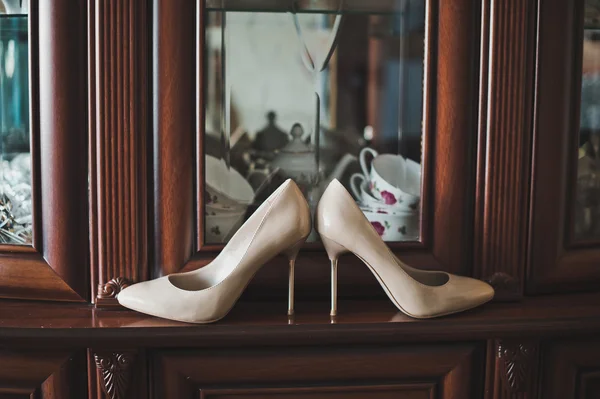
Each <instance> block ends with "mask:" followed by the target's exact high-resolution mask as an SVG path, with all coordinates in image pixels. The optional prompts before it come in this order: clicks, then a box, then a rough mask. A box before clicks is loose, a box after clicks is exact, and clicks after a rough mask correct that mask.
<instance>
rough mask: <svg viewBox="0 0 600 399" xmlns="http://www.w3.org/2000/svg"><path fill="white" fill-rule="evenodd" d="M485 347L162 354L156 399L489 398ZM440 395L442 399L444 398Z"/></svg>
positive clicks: (157, 365)
mask: <svg viewBox="0 0 600 399" xmlns="http://www.w3.org/2000/svg"><path fill="white" fill-rule="evenodd" d="M481 349H482V348H481V347H480V346H478V345H467V344H464V345H462V344H461V345H452V346H442V345H434V346H422V347H387V348H384V347H362V348H336V349H325V348H303V349H285V350H264V351H238V352H232V351H225V352H200V351H198V352H190V351H161V352H158V353H157V354H156V356H155V358H154V375H155V377H156V378H155V385H154V387H153V388H154V389H155V392H156V397H159V398H163V397H178V398H187V397H189V398H196V397H198V396H200V397H201V398H211V399H212V398H219V399H224V398H228V399H233V398H235V399H238V398H240V399H248V398H284V399H288V398H289V399H292V398H293V399H296V398H297V399H304V398H328V399H329V398H364V397H369V398H377V399H379V398H410V399H413V398H414V399H421V398H433V397H440V398H456V399H459V398H460V399H467V398H475V397H478V396H479V395H481V385H480V382H481V380H482V375H481V374H482V370H483V355H482V353H483V352H482V350H481ZM436 395H437V396H436Z"/></svg>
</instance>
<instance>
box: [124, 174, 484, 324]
mask: <svg viewBox="0 0 600 399" xmlns="http://www.w3.org/2000/svg"><path fill="white" fill-rule="evenodd" d="M315 223H316V226H315V227H316V229H317V231H318V232H319V234H320V235H321V239H322V241H323V245H324V246H325V250H326V251H327V255H328V256H329V259H330V260H331V273H332V275H331V291H332V292H331V315H332V316H335V315H336V313H337V265H338V258H339V256H340V255H341V254H343V253H346V252H351V253H353V254H354V255H356V256H357V257H358V258H360V259H361V260H362V261H363V262H364V263H365V264H366V265H367V267H368V268H369V269H370V270H371V271H372V272H373V274H374V275H375V277H376V278H377V281H379V283H380V284H381V286H382V287H383V289H384V291H385V292H386V294H387V295H388V297H389V298H390V299H391V301H392V302H393V303H394V304H395V305H396V306H397V307H398V309H400V310H401V311H402V312H403V313H405V314H406V315H408V316H411V317H414V318H431V317H437V316H443V315H448V314H451V313H457V312H461V311H464V310H467V309H471V308H474V307H476V306H479V305H481V304H483V303H485V302H488V301H489V300H491V299H492V298H493V296H494V290H493V288H492V287H491V286H489V285H488V284H486V283H484V282H482V281H479V280H475V279H472V278H468V277H461V276H456V275H452V274H449V273H445V272H432V271H422V270H418V269H414V268H412V267H410V266H408V265H406V264H405V263H403V262H402V261H400V260H399V259H398V258H397V257H396V256H395V255H394V254H393V253H392V252H391V251H390V249H389V248H388V247H387V245H386V244H385V243H384V242H383V241H382V240H381V238H380V237H379V235H378V234H377V232H376V231H375V229H374V228H373V227H372V226H371V224H370V222H369V221H368V220H367V219H366V218H365V216H364V215H363V213H362V212H361V210H360V208H358V206H357V205H356V203H355V202H354V200H353V198H352V197H351V196H350V194H349V193H348V192H347V191H346V189H345V188H344V186H343V185H342V184H341V183H340V182H339V181H337V180H334V181H333V182H332V183H331V184H330V185H329V186H328V187H327V190H325V193H324V194H323V196H322V197H321V200H320V201H319V204H318V206H317V211H316V217H315ZM311 230H312V226H311V214H310V209H309V207H308V204H307V203H306V200H305V199H304V196H303V195H302V193H301V192H300V189H299V188H298V186H297V185H296V183H294V182H293V181H292V180H287V181H286V182H285V183H283V184H282V185H281V186H280V187H279V188H278V189H277V190H276V191H275V192H274V193H273V194H272V195H271V196H270V197H269V198H268V199H267V200H266V201H265V202H264V203H263V204H262V205H261V206H260V207H259V208H258V209H257V210H256V212H254V214H253V215H252V216H251V217H250V218H249V219H248V220H247V221H246V223H244V225H243V226H242V227H241V228H240V229H239V230H238V231H237V233H236V234H235V235H234V236H233V237H232V238H231V240H230V241H229V242H228V243H227V245H226V246H225V248H223V250H222V251H221V253H220V254H219V255H218V256H217V257H216V258H215V259H214V260H213V261H212V262H211V263H210V264H208V265H207V266H205V267H203V268H201V269H198V270H195V271H192V272H188V273H180V274H172V275H168V276H165V277H161V278H158V279H155V280H151V281H146V282H143V283H139V284H134V285H132V286H130V287H128V288H125V289H124V290H123V291H121V292H120V293H119V295H118V297H117V299H118V301H119V303H120V304H121V305H123V306H125V307H126V308H129V309H132V310H136V311H138V312H142V313H146V314H149V315H153V316H158V317H162V318H166V319H171V320H177V321H184V322H189V323H212V322H215V321H218V320H220V319H222V318H223V317H225V316H226V315H227V313H228V312H229V311H230V310H231V308H232V307H233V306H234V305H235V303H236V301H237V300H238V298H239V297H240V295H241V294H242V292H243V291H244V289H245V288H246V286H247V285H248V283H249V282H250V280H252V277H253V276H254V275H255V274H256V272H257V271H258V270H259V269H260V268H261V267H262V266H263V265H264V264H265V263H267V262H268V261H269V260H270V259H272V258H274V257H275V256H277V255H279V254H285V255H287V256H288V258H289V302H288V314H289V315H292V314H293V313H294V266H295V261H296V257H297V256H298V253H299V251H300V248H301V247H302V245H303V244H304V242H305V241H306V239H307V237H308V235H309V234H310V232H311Z"/></svg>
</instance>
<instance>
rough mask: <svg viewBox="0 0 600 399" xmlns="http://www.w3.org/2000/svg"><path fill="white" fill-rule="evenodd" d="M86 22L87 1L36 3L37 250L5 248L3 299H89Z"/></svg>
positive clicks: (0, 257)
mask: <svg viewBox="0 0 600 399" xmlns="http://www.w3.org/2000/svg"><path fill="white" fill-rule="evenodd" d="M85 20H86V3H85V2H77V3H75V4H73V3H72V2H71V1H69V0H48V1H40V2H32V4H31V8H30V48H31V72H30V73H31V76H30V81H31V102H32V103H31V120H32V123H31V126H32V149H31V151H32V159H33V170H32V176H33V201H34V214H33V229H34V234H33V247H34V248H35V251H32V252H31V253H30V254H26V253H24V252H23V251H21V250H19V251H15V252H12V251H11V250H10V249H8V248H2V249H3V251H2V254H0V297H10V298H24V299H52V300H68V301H84V300H86V299H87V298H88V278H87V276H88V268H87V267H86V265H87V251H88V222H87V218H86V216H87V201H86V199H87V189H88V181H87V179H88V175H87V168H86V165H87V137H86V135H85V134H81V132H83V131H84V130H85V127H86V125H87V118H86V115H87V108H86V105H87V101H86V98H87V91H86V87H87V84H86V40H85V37H86V35H85ZM7 251H11V252H12V253H10V252H7Z"/></svg>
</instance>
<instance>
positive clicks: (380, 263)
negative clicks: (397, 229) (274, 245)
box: [315, 180, 494, 319]
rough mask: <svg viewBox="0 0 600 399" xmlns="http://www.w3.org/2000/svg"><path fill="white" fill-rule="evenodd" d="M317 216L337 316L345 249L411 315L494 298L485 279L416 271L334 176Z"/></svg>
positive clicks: (434, 313)
mask: <svg viewBox="0 0 600 399" xmlns="http://www.w3.org/2000/svg"><path fill="white" fill-rule="evenodd" d="M315 219H316V220H315V222H316V228H317V231H318V232H319V234H320V235H321V239H322V240H323V245H324V246H325V250H326V251H327V255H328V256H329V259H330V260H331V315H332V316H335V315H336V314H337V264H338V257H339V256H340V255H341V254H343V253H345V252H352V253H353V254H354V255H356V256H357V257H358V258H360V259H361V260H362V261H363V262H364V263H365V264H366V265H367V266H368V267H369V269H370V270H371V272H373V274H374V275H375V278H376V279H377V281H379V284H381V286H382V287H383V289H384V291H385V293H386V294H387V295H388V297H389V298H390V299H391V300H392V302H393V303H394V305H396V306H397V307H398V309H400V310H401V311H402V312H403V313H405V314H406V315H408V316H411V317H414V318H420V319H425V318H431V317H438V316H444V315H448V314H452V313H457V312H461V311H464V310H467V309H471V308H474V307H476V306H479V305H481V304H483V303H486V302H488V301H490V300H491V299H492V298H493V297H494V289H493V288H492V287H491V286H490V285H489V284H487V283H484V282H483V281H480V280H476V279H472V278H468V277H461V276H456V275H453V274H450V273H446V272H431V271H423V270H418V269H414V268H412V267H410V266H408V265H406V264H405V263H403V262H402V261H400V260H399V259H398V258H397V257H396V256H395V255H394V254H393V253H392V251H390V249H389V248H388V246H387V245H386V244H385V243H384V242H383V240H382V239H381V237H380V236H379V234H377V232H376V231H375V229H374V228H373V226H371V223H370V222H369V221H368V220H367V218H366V217H365V216H364V214H363V213H362V212H361V210H360V208H359V207H358V206H357V205H356V203H355V202H354V199H353V198H352V196H351V195H350V194H349V193H348V192H347V191H346V189H345V188H344V186H343V185H342V184H341V183H340V182H339V181H337V180H334V181H332V182H331V183H330V184H329V186H328V187H327V190H325V193H324V194H323V196H322V197H321V200H320V201H319V204H318V205H317V213H316V218H315Z"/></svg>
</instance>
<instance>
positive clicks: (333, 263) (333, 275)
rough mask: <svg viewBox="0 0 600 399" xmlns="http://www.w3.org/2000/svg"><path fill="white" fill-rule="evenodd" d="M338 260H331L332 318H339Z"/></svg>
mask: <svg viewBox="0 0 600 399" xmlns="http://www.w3.org/2000/svg"><path fill="white" fill-rule="evenodd" d="M337 264H338V260H337V259H332V260H331V312H330V313H329V315H330V316H337Z"/></svg>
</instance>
